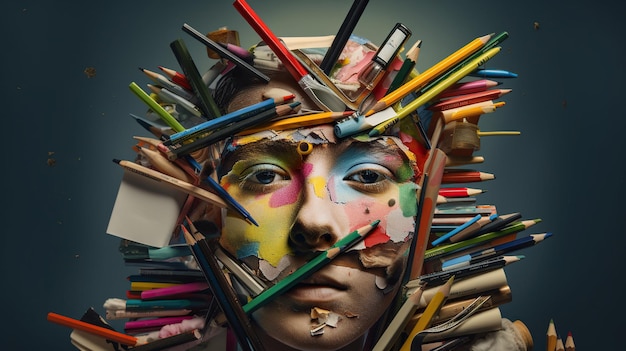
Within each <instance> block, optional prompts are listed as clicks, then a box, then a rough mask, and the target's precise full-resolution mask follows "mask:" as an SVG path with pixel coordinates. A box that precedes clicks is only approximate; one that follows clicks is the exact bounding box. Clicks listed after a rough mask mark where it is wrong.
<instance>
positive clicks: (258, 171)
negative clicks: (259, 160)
mask: <svg viewBox="0 0 626 351" xmlns="http://www.w3.org/2000/svg"><path fill="white" fill-rule="evenodd" d="M289 180H291V177H290V176H289V174H288V173H287V172H286V171H285V170H284V169H282V168H280V167H278V166H276V165H273V164H257V165H254V166H251V167H249V168H248V169H246V170H245V171H244V172H243V173H242V175H241V177H240V178H239V184H240V186H241V187H242V188H243V189H245V190H248V191H253V192H263V193H266V192H271V191H273V190H275V189H277V188H280V187H282V186H285V185H286V182H288V181H289Z"/></svg>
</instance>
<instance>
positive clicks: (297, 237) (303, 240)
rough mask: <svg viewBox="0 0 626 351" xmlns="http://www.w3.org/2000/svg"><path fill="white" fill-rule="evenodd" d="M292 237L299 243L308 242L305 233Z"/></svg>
mask: <svg viewBox="0 0 626 351" xmlns="http://www.w3.org/2000/svg"><path fill="white" fill-rule="evenodd" d="M291 238H292V239H293V241H294V242H296V243H298V244H304V243H306V238H305V237H304V234H295V235H292V236H291Z"/></svg>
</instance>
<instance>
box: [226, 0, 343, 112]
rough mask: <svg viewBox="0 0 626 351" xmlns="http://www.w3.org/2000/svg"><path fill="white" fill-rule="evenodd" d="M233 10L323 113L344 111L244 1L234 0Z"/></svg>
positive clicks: (332, 93)
mask: <svg viewBox="0 0 626 351" xmlns="http://www.w3.org/2000/svg"><path fill="white" fill-rule="evenodd" d="M233 6H234V7H235V9H236V10H237V11H238V12H239V13H240V14H241V16H242V17H243V18H244V19H245V20H246V22H248V24H250V26H251V27H252V29H254V31H255V32H256V33H257V34H258V35H259V36H260V37H261V39H263V41H264V42H265V44H267V45H268V46H269V47H270V48H271V49H272V51H273V52H274V53H275V54H276V56H277V57H278V58H279V59H280V61H281V62H282V63H283V65H284V66H285V68H286V69H287V71H288V72H289V74H291V76H292V77H293V78H294V79H295V80H296V81H297V82H298V85H300V87H301V88H302V89H303V90H304V92H305V93H306V94H307V95H308V96H309V97H310V98H311V100H313V102H315V104H316V105H318V107H319V108H321V109H322V110H324V111H345V109H346V105H345V103H344V102H343V101H342V100H341V99H340V98H339V97H338V96H337V94H335V93H334V92H333V91H332V90H330V88H328V87H327V86H325V85H323V84H320V83H319V82H318V81H316V80H315V79H314V78H313V77H312V76H311V75H310V74H309V72H308V71H307V69H306V67H304V65H303V64H301V63H300V61H298V59H297V58H296V57H295V56H294V55H293V54H292V53H291V52H290V51H289V50H288V49H287V48H286V47H285V46H284V45H283V44H282V43H281V42H280V40H279V39H278V37H276V35H275V34H274V33H272V31H271V30H270V29H269V27H268V26H267V25H266V24H265V23H264V22H263V21H262V20H261V18H260V17H259V16H258V15H257V14H256V12H255V11H254V10H253V9H252V8H251V7H250V5H248V3H247V2H246V1H245V0H235V2H234V3H233Z"/></svg>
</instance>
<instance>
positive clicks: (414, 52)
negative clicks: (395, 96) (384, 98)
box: [387, 40, 422, 94]
mask: <svg viewBox="0 0 626 351" xmlns="http://www.w3.org/2000/svg"><path fill="white" fill-rule="evenodd" d="M421 47H422V41H421V40H417V41H416V42H415V43H414V44H413V46H411V48H410V49H409V51H407V53H406V56H405V58H404V62H402V66H400V69H399V70H398V72H397V73H396V76H395V77H394V78H393V80H392V81H391V84H390V85H389V89H387V94H389V93H391V92H393V91H394V90H396V89H398V88H399V87H400V86H402V84H404V82H405V81H406V79H407V77H408V76H409V73H411V71H412V70H413V68H414V67H415V64H416V63H417V58H418V57H419V53H420V48H421Z"/></svg>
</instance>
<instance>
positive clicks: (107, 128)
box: [0, 0, 626, 351]
mask: <svg viewBox="0 0 626 351" xmlns="http://www.w3.org/2000/svg"><path fill="white" fill-rule="evenodd" d="M249 3H250V5H251V6H252V7H253V8H254V9H255V10H256V11H257V12H258V13H259V15H260V16H261V17H262V18H263V19H264V21H265V22H266V23H267V24H268V26H269V27H270V28H271V29H272V30H273V32H274V33H275V34H276V35H278V36H313V35H328V34H334V33H335V32H336V31H337V29H338V28H339V26H340V24H341V22H342V21H343V19H344V17H345V14H346V12H347V11H348V9H349V8H350V5H351V1H348V0H333V1H329V0H316V1H310V2H301V1H261V0H250V1H249ZM0 9H1V11H0V13H1V14H2V15H1V16H2V21H1V26H2V33H3V35H2V54H1V56H2V66H1V69H2V75H1V76H0V82H1V85H0V86H1V87H2V94H1V95H0V96H1V97H2V98H3V99H2V107H3V108H2V113H1V115H0V120H1V121H2V123H3V124H2V130H3V138H4V142H3V145H4V146H3V149H4V150H5V151H4V159H5V162H6V164H5V165H4V166H3V167H2V168H3V172H2V187H3V191H2V195H3V210H2V212H1V213H2V215H1V218H2V226H3V230H2V231H3V237H4V244H3V245H2V248H1V250H2V254H1V255H0V257H1V260H2V261H1V262H2V265H1V267H2V280H3V288H2V293H1V294H2V295H1V296H2V301H3V304H4V306H3V308H2V318H3V320H4V322H5V323H4V327H3V328H2V329H0V330H2V331H1V339H0V340H1V341H0V344H2V347H1V348H2V349H5V350H44V349H45V350H72V349H73V346H71V344H70V340H69V332H70V330H69V329H67V328H66V327H62V326H59V325H55V324H52V323H49V322H47V321H46V314H47V313H48V312H51V311H52V312H57V313H60V314H63V315H67V316H71V317H75V318H80V316H81V315H82V313H83V312H84V311H85V310H86V309H87V308H88V307H90V306H93V307H94V308H95V309H96V310H97V311H99V312H101V313H104V311H103V309H102V303H103V302H104V301H105V300H106V299H107V298H109V297H123V294H124V291H125V290H126V289H127V288H128V282H127V281H126V280H125V277H126V276H127V275H128V274H129V273H131V272H135V269H134V268H127V267H124V266H123V264H122V259H121V256H120V254H119V253H118V251H117V245H118V242H119V240H118V238H116V237H113V236H110V235H108V234H106V232H105V231H106V227H107V224H108V220H109V215H110V213H111V209H112V206H113V203H114V200H115V196H116V193H117V188H118V185H119V182H120V179H121V176H122V171H121V169H120V168H119V167H118V166H116V165H114V164H113V163H112V162H111V160H112V159H113V158H122V159H123V158H132V157H134V152H133V151H132V150H131V146H132V145H133V144H134V141H133V139H132V136H133V135H146V132H145V131H144V130H142V129H141V128H140V127H139V126H138V124H136V122H135V121H134V120H133V119H132V118H130V117H129V113H134V114H142V113H143V112H144V111H145V105H144V104H143V103H142V102H141V101H140V100H139V99H137V97H136V96H134V94H132V93H131V92H130V91H129V89H128V85H129V83H130V82H132V81H135V82H137V83H138V84H139V85H140V86H144V87H145V84H146V83H150V81H149V80H148V79H147V77H146V76H145V75H144V74H143V73H141V72H140V71H139V70H138V67H145V68H148V69H151V70H155V71H156V70H157V66H159V65H162V66H165V67H170V68H178V66H177V61H176V59H175V57H174V55H173V54H172V52H171V50H170V48H169V43H170V42H171V41H173V40H175V39H177V38H183V39H184V40H185V42H186V43H187V46H188V48H189V49H190V51H191V54H192V57H194V60H195V61H196V65H197V66H198V68H199V70H201V71H202V72H204V71H205V70H206V69H208V68H209V67H210V66H211V65H212V64H213V63H214V61H213V60H211V59H209V58H208V57H207V56H206V51H205V48H204V47H203V46H202V44H200V43H199V42H197V41H195V40H194V39H193V38H191V37H190V36H189V35H188V34H186V33H184V32H183V31H182V30H181V26H182V24H183V23H188V24H190V25H191V26H193V27H194V28H196V29H198V30H200V31H202V32H209V31H213V30H216V29H217V28H218V27H221V26H227V27H229V28H231V29H236V30H237V31H239V35H240V39H241V43H242V44H243V45H244V46H249V45H252V44H254V43H256V42H257V41H258V40H259V38H258V36H257V35H256V34H255V33H254V32H253V31H252V30H251V29H250V27H249V26H248V24H247V23H246V22H245V21H244V20H243V19H242V18H241V17H240V16H239V14H238V13H237V12H236V10H235V9H234V8H233V6H232V2H231V1H221V0H219V1H217V0H216V1H202V2H200V1H144V2H139V1H86V2H76V1H41V0H31V1H14V0H13V1H5V2H3V4H2V5H0ZM625 13H626V12H625V11H624V6H623V5H622V3H621V2H619V1H606V0H604V1H602V0H600V1H594V2H589V1H574V2H559V1H550V0H548V1H546V0H542V1H537V0H533V1H500V2H497V1H483V0H477V1H451V0H445V1H436V2H435V1H394V0H385V1H382V0H371V1H370V3H369V5H368V6H367V8H366V10H365V13H364V14H363V16H362V18H361V20H360V21H359V24H358V26H357V28H356V30H355V34H358V35H360V36H363V37H366V38H368V39H370V40H371V41H372V42H374V43H379V42H381V41H382V40H383V39H384V38H385V36H386V35H387V33H388V32H389V30H390V29H391V28H392V27H393V25H394V24H395V23H396V22H402V23H404V24H406V25H407V26H408V27H409V28H410V29H411V30H412V31H413V36H412V37H411V39H409V43H413V42H414V41H415V40H417V39H421V40H422V41H423V44H422V49H421V53H420V57H419V61H418V63H417V66H416V67H417V69H419V70H422V71H423V70H425V69H427V68H429V67H430V66H432V65H434V64H435V63H437V62H438V61H439V60H441V59H443V58H444V57H446V56H447V55H449V54H450V53H452V52H453V51H455V50H457V49H458V48H460V47H461V46H463V45H465V44H466V43H467V42H469V41H470V40H472V39H474V38H475V37H477V36H481V35H484V34H488V33H492V32H495V33H499V32H501V31H508V32H509V34H510V37H509V39H507V40H506V41H505V42H504V43H503V44H502V51H501V52H500V54H498V55H497V56H496V57H495V58H494V59H492V60H491V61H490V63H488V66H489V67H491V68H501V69H508V70H511V71H514V72H516V73H518V74H519V77H518V78H516V79H512V80H511V79H509V80H503V81H504V84H503V86H502V87H503V88H512V89H513V92H512V93H511V94H509V95H507V96H506V97H505V98H504V99H503V100H505V101H506V102H507V104H506V106H505V107H503V108H502V109H500V110H498V111H497V112H496V113H494V114H491V115H485V116H483V117H482V118H481V121H480V125H479V126H480V128H481V129H482V130H485V131H490V130H519V131H521V132H522V134H521V135H520V136H516V137H484V138H483V139H482V148H481V150H480V151H478V152H477V153H476V154H478V155H482V156H484V157H485V159H486V161H485V162H484V163H483V164H482V165H480V166H479V169H480V170H482V171H486V172H490V173H494V174H495V175H496V179H495V180H493V181H489V182H485V183H483V184H480V185H479V186H477V187H481V188H484V189H487V193H485V194H483V195H480V197H479V200H480V201H481V202H483V203H492V204H495V205H496V206H497V209H498V211H499V212H500V213H508V212H517V211H519V212H521V213H522V214H523V216H524V217H525V218H541V219H542V220H543V222H542V223H540V224H538V225H536V226H535V227H533V228H532V229H529V234H530V233H539V232H552V233H553V234H554V236H553V237H552V238H550V239H549V240H547V241H546V242H544V243H542V244H541V245H540V246H537V247H533V248H531V249H527V250H526V251H524V252H522V253H523V254H525V255H526V259H524V260H523V261H522V262H520V263H516V264H514V265H512V266H510V267H508V268H507V269H506V271H507V274H508V277H509V283H510V286H511V288H512V291H513V302H512V303H510V304H507V305H505V306H503V307H502V312H503V315H504V317H506V318H509V319H511V320H516V319H520V320H522V321H523V322H524V323H526V324H527V325H528V327H529V328H530V330H531V332H532V334H533V337H534V339H535V344H536V349H537V350H541V349H543V348H544V347H545V346H544V345H545V332H546V329H547V326H548V322H549V321H550V319H551V318H553V319H554V321H555V323H556V327H557V331H558V333H560V334H561V335H562V336H563V337H565V335H566V334H567V332H568V331H571V332H572V333H573V335H574V338H575V341H576V345H577V346H578V349H579V350H587V351H588V350H608V349H616V347H618V345H621V344H623V336H622V335H620V332H621V330H622V329H623V328H622V327H621V325H620V324H621V322H619V320H620V319H621V318H620V315H624V312H626V311H625V310H624V302H623V296H622V295H623V294H622V292H621V290H620V289H618V288H617V287H616V286H617V285H621V283H620V280H621V279H623V274H622V273H620V272H621V271H622V270H621V269H619V267H620V264H623V257H621V255H622V254H623V247H624V244H625V243H626V239H625V237H624V234H625V231H624V229H623V228H624V224H623V221H624V215H623V209H622V203H623V199H624V197H625V196H626V194H625V191H624V173H623V169H624V167H623V162H624V160H625V157H624V154H623V152H622V145H623V142H622V140H623V138H624V131H625V130H626V122H625V119H626V116H625V115H624V109H623V107H622V103H623V101H624V95H623V84H624V81H625V80H626V74H625V67H624V57H625V54H626V49H625V46H624V43H623V34H624V33H626V25H625V23H626V21H625V20H626V16H625V15H624V14H625ZM534 22H538V23H539V29H535V28H534V25H533V23H534ZM87 67H95V68H96V71H97V75H96V76H95V77H94V78H87V76H86V75H85V74H84V73H83V71H84V69H85V68H87ZM50 152H53V153H54V154H53V155H52V157H53V158H54V159H56V165H55V166H54V167H50V166H48V165H47V159H48V158H49V153H50ZM620 262H622V263H620ZM114 325H115V326H119V324H114ZM44 345H45V346H44Z"/></svg>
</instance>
